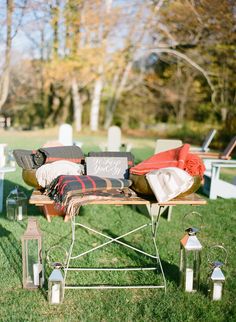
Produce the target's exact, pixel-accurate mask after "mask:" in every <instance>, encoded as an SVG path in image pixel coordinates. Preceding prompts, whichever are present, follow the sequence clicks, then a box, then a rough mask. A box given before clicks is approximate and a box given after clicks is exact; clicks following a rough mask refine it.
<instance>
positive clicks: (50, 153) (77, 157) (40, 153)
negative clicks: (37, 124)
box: [33, 145, 84, 168]
mask: <svg viewBox="0 0 236 322" xmlns="http://www.w3.org/2000/svg"><path fill="white" fill-rule="evenodd" d="M33 160H34V164H35V167H36V168H38V167H40V166H41V165H43V164H44V163H52V162H54V161H59V160H67V161H71V162H74V163H81V161H82V160H84V154H83V152H82V150H81V149H80V147H78V146H76V145H72V146H56V147H50V148H41V149H38V150H37V151H36V152H35V154H34V157H33Z"/></svg>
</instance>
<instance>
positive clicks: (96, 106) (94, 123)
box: [90, 64, 103, 132]
mask: <svg viewBox="0 0 236 322" xmlns="http://www.w3.org/2000/svg"><path fill="white" fill-rule="evenodd" d="M98 72H99V75H98V78H97V79H96V81H95V86H94V92H93V100H92V104H91V111H90V130H91V131H94V132H95V131H97V130H98V127H99V110H100V103H101V94H102V89H103V74H102V73H103V66H102V64H101V65H100V66H99V67H98Z"/></svg>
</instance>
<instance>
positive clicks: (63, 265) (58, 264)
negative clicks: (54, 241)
mask: <svg viewBox="0 0 236 322" xmlns="http://www.w3.org/2000/svg"><path fill="white" fill-rule="evenodd" d="M55 248H60V249H62V250H63V251H64V252H65V258H64V260H63V263H60V262H55V261H53V260H51V258H50V253H51V251H52V250H54V249H55ZM46 258H47V262H48V264H49V265H50V266H52V267H54V268H62V267H65V265H66V259H67V258H68V252H67V250H66V249H65V248H64V247H62V246H59V245H55V246H52V247H51V248H49V250H48V251H47V257H46Z"/></svg>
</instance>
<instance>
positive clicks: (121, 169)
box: [85, 157, 128, 179]
mask: <svg viewBox="0 0 236 322" xmlns="http://www.w3.org/2000/svg"><path fill="white" fill-rule="evenodd" d="M85 162H86V174H87V175H90V176H98V177H105V178H117V179H121V178H122V179H128V159H127V157H87V158H86V159H85Z"/></svg>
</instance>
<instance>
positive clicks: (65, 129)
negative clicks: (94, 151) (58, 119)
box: [44, 123, 83, 148]
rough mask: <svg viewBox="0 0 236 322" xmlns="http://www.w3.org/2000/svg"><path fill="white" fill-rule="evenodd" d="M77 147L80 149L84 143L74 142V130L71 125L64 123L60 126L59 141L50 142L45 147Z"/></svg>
mask: <svg viewBox="0 0 236 322" xmlns="http://www.w3.org/2000/svg"><path fill="white" fill-rule="evenodd" d="M71 145H77V146H79V147H80V148H81V147H82V145H83V142H80V141H74V140H73V128H72V126H71V125H70V124H67V123H63V124H61V125H60V126H59V130H58V139H57V140H53V141H48V142H46V143H45V144H44V147H52V146H71Z"/></svg>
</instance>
